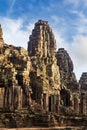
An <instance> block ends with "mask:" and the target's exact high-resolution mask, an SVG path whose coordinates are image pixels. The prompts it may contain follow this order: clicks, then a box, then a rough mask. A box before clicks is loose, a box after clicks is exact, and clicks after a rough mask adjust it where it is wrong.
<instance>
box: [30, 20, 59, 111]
mask: <svg viewBox="0 0 87 130" xmlns="http://www.w3.org/2000/svg"><path fill="white" fill-rule="evenodd" d="M28 53H29V56H30V58H31V62H32V68H33V69H32V71H31V73H30V82H31V87H32V90H33V96H32V97H33V98H34V100H36V102H38V103H40V104H41V105H42V107H43V108H45V109H46V110H49V111H54V110H55V106H56V104H57V103H58V98H57V97H58V94H59V89H60V73H59V67H58V65H57V59H56V56H55V54H56V40H55V37H54V34H53V32H52V29H51V27H50V26H49V24H48V22H47V21H43V20H39V21H38V22H37V23H36V24H35V27H34V29H33V31H32V34H31V35H30V37H29V42H28ZM34 81H35V82H34ZM55 94H56V99H57V100H56V101H54V95H55ZM57 110H58V109H57Z"/></svg>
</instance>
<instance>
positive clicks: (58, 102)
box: [56, 94, 60, 114]
mask: <svg viewBox="0 0 87 130" xmlns="http://www.w3.org/2000/svg"><path fill="white" fill-rule="evenodd" d="M56 105H57V106H56V107H57V113H58V114H59V111H60V110H59V109H60V95H59V94H58V95H57V103H56Z"/></svg>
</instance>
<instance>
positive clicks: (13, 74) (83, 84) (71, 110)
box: [0, 20, 87, 115]
mask: <svg viewBox="0 0 87 130" xmlns="http://www.w3.org/2000/svg"><path fill="white" fill-rule="evenodd" d="M73 68H74V67H73V62H72V60H71V58H70V56H69V54H68V53H67V51H66V50H65V49H64V48H60V49H59V50H58V51H56V40H55V37H54V34H53V32H52V29H51V28H50V26H49V24H48V22H47V21H42V20H39V21H38V22H37V23H36V24H35V27H34V29H33V31H32V34H31V35H30V37H29V42H28V50H25V49H24V48H22V47H15V46H13V45H8V44H6V43H5V42H4V40H3V32H2V28H1V25H0V108H2V109H5V110H10V111H11V110H18V109H22V108H27V109H29V110H30V109H35V108H37V107H38V108H37V109H40V110H41V111H47V112H52V113H54V112H55V113H57V114H73V115H75V114H87V73H83V74H82V76H81V78H80V81H79V83H78V82H77V80H76V77H75V73H74V72H73Z"/></svg>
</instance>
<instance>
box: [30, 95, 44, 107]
mask: <svg viewBox="0 0 87 130" xmlns="http://www.w3.org/2000/svg"><path fill="white" fill-rule="evenodd" d="M43 98H44V97H43V93H42V94H41V107H42V108H43V107H44V103H43V102H44V101H43ZM29 99H30V96H29Z"/></svg>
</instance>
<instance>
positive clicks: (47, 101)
mask: <svg viewBox="0 0 87 130" xmlns="http://www.w3.org/2000/svg"><path fill="white" fill-rule="evenodd" d="M48 98H49V96H48V93H46V110H47V111H48V110H49V99H48Z"/></svg>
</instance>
